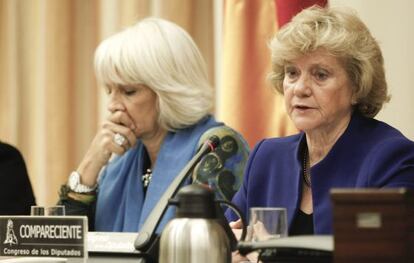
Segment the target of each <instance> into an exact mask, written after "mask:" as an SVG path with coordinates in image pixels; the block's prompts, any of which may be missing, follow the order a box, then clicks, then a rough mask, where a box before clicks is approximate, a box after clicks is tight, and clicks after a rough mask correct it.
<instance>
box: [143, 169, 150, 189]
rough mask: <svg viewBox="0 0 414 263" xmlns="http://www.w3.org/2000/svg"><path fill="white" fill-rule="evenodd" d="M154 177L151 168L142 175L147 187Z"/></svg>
mask: <svg viewBox="0 0 414 263" xmlns="http://www.w3.org/2000/svg"><path fill="white" fill-rule="evenodd" d="M151 179H152V171H151V169H147V172H146V173H145V174H143V175H142V178H141V180H142V184H143V185H144V187H147V186H148V185H149V184H150V182H151Z"/></svg>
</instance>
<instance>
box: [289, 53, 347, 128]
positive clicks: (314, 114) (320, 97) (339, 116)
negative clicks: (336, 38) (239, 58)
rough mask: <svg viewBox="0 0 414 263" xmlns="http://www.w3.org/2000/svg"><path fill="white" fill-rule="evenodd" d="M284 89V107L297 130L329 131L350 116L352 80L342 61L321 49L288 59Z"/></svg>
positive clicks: (343, 123)
mask: <svg viewBox="0 0 414 263" xmlns="http://www.w3.org/2000/svg"><path fill="white" fill-rule="evenodd" d="M283 89H284V96H285V104H286V109H287V111H288V114H289V116H290V118H291V119H292V121H293V123H294V124H295V126H296V128H298V129H299V130H302V131H304V132H312V131H324V130H325V131H329V130H331V129H335V128H337V127H338V126H340V125H346V124H347V122H348V121H349V119H350V117H351V113H352V105H351V100H352V86H351V81H350V80H349V78H348V75H347V73H346V71H345V69H344V67H343V66H342V64H341V62H340V61H339V60H338V59H337V58H335V57H334V56H332V55H330V54H329V53H328V52H326V51H324V50H317V51H315V52H312V53H309V54H307V55H304V56H302V57H299V58H298V59H295V60H293V61H290V62H289V63H287V64H286V66H285V78H284V80H283Z"/></svg>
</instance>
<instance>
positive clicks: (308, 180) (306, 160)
mask: <svg viewBox="0 0 414 263" xmlns="http://www.w3.org/2000/svg"><path fill="white" fill-rule="evenodd" d="M308 157H309V156H308V147H306V148H305V150H304V154H303V182H304V183H305V185H306V186H307V187H309V188H311V187H312V183H311V175H310V163H309V158H308Z"/></svg>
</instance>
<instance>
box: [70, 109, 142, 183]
mask: <svg viewBox="0 0 414 263" xmlns="http://www.w3.org/2000/svg"><path fill="white" fill-rule="evenodd" d="M135 129H136V127H135V124H134V123H133V121H132V119H131V118H130V117H129V115H128V114H127V113H126V112H124V111H115V112H113V113H111V114H110V116H109V117H108V118H107V120H106V121H104V123H103V124H102V125H101V127H100V129H99V130H98V132H97V134H96V135H95V138H94V139H93V140H92V143H91V145H90V146H89V149H88V151H87V152H86V154H85V157H84V158H83V160H82V161H81V163H80V165H79V167H78V169H77V171H78V172H79V174H80V175H81V182H82V183H83V184H85V185H89V186H92V185H95V184H96V180H97V177H98V174H99V172H100V170H101V169H102V167H103V166H104V165H106V163H107V162H108V161H109V159H110V157H111V155H112V153H115V154H118V155H122V154H124V153H125V152H126V151H127V150H128V149H130V148H131V147H133V146H134V145H135V144H136V142H137V139H136V136H135ZM116 133H119V134H120V135H122V136H124V137H125V139H126V140H125V142H124V143H123V144H122V145H118V144H116V143H115V141H114V136H115V134H116Z"/></svg>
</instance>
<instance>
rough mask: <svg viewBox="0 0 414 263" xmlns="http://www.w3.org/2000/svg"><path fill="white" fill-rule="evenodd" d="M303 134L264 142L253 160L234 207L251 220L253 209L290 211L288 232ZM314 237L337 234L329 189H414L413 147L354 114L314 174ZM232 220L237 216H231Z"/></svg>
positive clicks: (299, 177)
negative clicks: (274, 208)
mask: <svg viewBox="0 0 414 263" xmlns="http://www.w3.org/2000/svg"><path fill="white" fill-rule="evenodd" d="M305 143H306V138H305V135H304V133H300V134H297V135H294V136H289V137H284V138H273V139H265V140H262V141H261V142H259V143H258V144H257V145H256V147H255V149H254V150H253V151H252V152H251V154H250V156H249V161H248V164H247V167H246V170H245V176H244V181H243V186H242V187H241V188H240V189H239V191H238V192H237V193H236V195H235V196H234V198H233V202H234V203H235V204H236V205H237V206H238V207H239V208H240V209H241V211H242V212H243V213H244V215H245V216H246V217H247V216H248V211H249V208H250V207H254V206H273V207H286V208H287V212H288V221H289V226H290V225H291V223H292V220H293V218H294V216H295V214H296V212H297V210H298V209H299V206H300V197H301V192H302V169H303V168H302V163H303V161H302V156H303V153H302V147H303V145H304V144H305ZM311 183H312V198H313V221H314V232H315V234H332V205H331V200H330V189H331V188H334V187H342V188H344V187H346V188H361V187H377V188H381V187H407V188H414V142H412V141H410V140H408V139H407V138H406V137H404V136H403V135H402V134H401V133H400V132H399V131H398V130H396V129H395V128H393V127H391V126H389V125H387V124H385V123H383V122H380V121H377V120H375V119H371V118H366V117H363V116H361V115H360V114H358V113H354V114H353V116H352V118H351V122H350V124H349V125H348V127H347V129H346V131H345V132H344V134H342V136H341V137H340V138H339V139H338V141H337V142H336V143H335V145H334V146H333V147H332V149H331V150H330V152H329V153H328V155H327V156H326V157H325V158H324V159H323V160H322V161H320V162H319V163H317V164H315V165H314V166H313V167H312V168H311ZM226 216H227V218H228V219H229V220H232V221H233V220H236V219H237V217H236V215H235V214H234V213H233V212H231V211H228V212H227V213H226Z"/></svg>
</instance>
